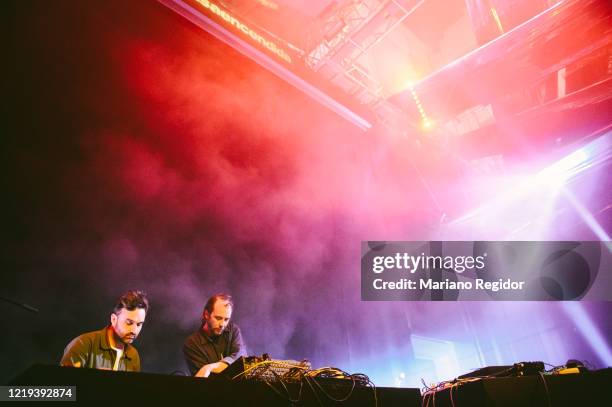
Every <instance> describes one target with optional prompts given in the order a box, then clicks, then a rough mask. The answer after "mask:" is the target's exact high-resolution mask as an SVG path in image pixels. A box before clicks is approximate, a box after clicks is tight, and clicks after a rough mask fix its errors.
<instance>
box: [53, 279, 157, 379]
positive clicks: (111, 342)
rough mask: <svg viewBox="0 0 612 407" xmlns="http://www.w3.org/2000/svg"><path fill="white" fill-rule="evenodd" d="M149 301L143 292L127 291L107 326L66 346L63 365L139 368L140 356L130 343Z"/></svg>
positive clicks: (125, 369) (136, 333) (124, 369)
mask: <svg viewBox="0 0 612 407" xmlns="http://www.w3.org/2000/svg"><path fill="white" fill-rule="evenodd" d="M148 309H149V301H148V300H147V297H146V295H145V294H144V293H143V292H142V291H128V292H126V293H125V294H123V295H122V296H121V297H119V299H118V300H117V304H116V305H115V308H114V309H113V311H112V313H111V316H110V325H109V326H106V327H104V328H102V329H101V330H99V331H94V332H88V333H84V334H82V335H79V336H77V337H76V338H74V339H73V340H72V341H71V342H70V343H69V344H68V346H66V349H65V350H64V356H63V357H62V360H61V362H60V364H61V365H62V366H73V367H85V368H91V369H106V370H122V371H129V372H139V371H140V356H139V355H138V351H137V350H136V348H135V347H134V346H133V345H132V342H134V340H135V339H136V338H137V337H138V334H139V333H140V330H141V329H142V325H143V324H144V321H145V317H146V314H147V311H148Z"/></svg>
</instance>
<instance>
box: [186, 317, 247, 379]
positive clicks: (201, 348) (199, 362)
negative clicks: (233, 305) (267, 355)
mask: <svg viewBox="0 0 612 407" xmlns="http://www.w3.org/2000/svg"><path fill="white" fill-rule="evenodd" d="M183 354H184V355H185V361H186V362H187V366H188V367H189V371H190V372H191V375H192V376H194V375H195V374H196V373H198V370H200V369H201V368H202V366H204V365H208V364H210V363H215V362H219V361H223V362H225V363H227V364H228V365H231V364H232V363H234V361H235V360H236V359H238V358H239V357H240V356H246V349H245V346H244V342H243V340H242V334H241V333H240V328H238V325H236V324H234V323H232V322H230V323H229V324H228V325H227V327H226V328H225V330H224V331H223V333H222V334H221V335H219V336H212V337H211V336H208V335H206V334H205V333H204V331H203V330H202V328H200V329H198V330H197V331H196V332H194V333H192V334H191V335H189V337H188V338H187V340H186V341H185V345H184V346H183Z"/></svg>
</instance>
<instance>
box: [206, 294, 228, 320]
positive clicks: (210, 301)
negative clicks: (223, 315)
mask: <svg viewBox="0 0 612 407" xmlns="http://www.w3.org/2000/svg"><path fill="white" fill-rule="evenodd" d="M217 301H227V302H228V303H229V306H230V307H232V308H234V303H233V301H232V296H231V295H229V294H225V293H217V294H215V295H213V296H212V297H210V298H209V299H208V301H206V305H205V306H204V310H203V311H202V315H204V312H206V311H208V313H209V314H211V313H212V312H213V308H215V303H216V302H217Z"/></svg>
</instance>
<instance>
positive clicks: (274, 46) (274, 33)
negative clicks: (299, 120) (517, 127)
mask: <svg viewBox="0 0 612 407" xmlns="http://www.w3.org/2000/svg"><path fill="white" fill-rule="evenodd" d="M159 1H160V2H161V3H163V4H165V5H166V6H168V7H169V8H171V9H173V10H174V11H176V12H178V13H179V14H181V15H182V16H184V17H185V18H187V19H189V20H190V21H192V22H194V23H195V24H197V25H198V26H200V27H202V28H203V29H204V30H206V31H208V32H210V33H211V34H213V35H215V36H216V37H217V38H219V39H221V40H222V41H225V42H226V43H228V44H230V45H231V46H232V47H234V48H236V49H237V50H238V51H240V52H242V53H243V54H245V55H247V56H248V57H249V58H252V59H254V60H255V61H256V62H258V63H259V64H261V65H262V66H264V67H266V68H267V69H269V70H271V71H272V72H274V73H275V74H277V75H278V76H280V77H281V78H283V79H285V80H287V81H288V82H290V83H292V84H293V85H294V86H296V87H298V88H299V89H301V90H302V91H304V92H306V93H307V94H309V95H310V96H312V97H313V98H314V99H316V100H317V101H319V102H320V103H322V104H324V105H325V106H327V107H329V108H331V109H332V110H334V111H336V112H337V113H338V114H340V115H341V116H342V117H344V118H345V119H347V120H349V121H351V122H353V123H354V124H356V125H357V126H359V127H360V128H362V129H364V130H367V129H369V128H371V127H373V126H376V125H384V126H386V127H387V128H388V129H391V131H393V132H395V133H397V134H410V133H414V132H427V131H432V132H442V133H444V135H445V136H449V135H450V136H465V135H469V136H472V135H478V134H479V132H480V133H481V132H482V130H483V129H488V130H487V132H488V133H491V126H493V127H495V125H496V122H498V121H499V120H500V118H502V117H504V115H505V117H508V115H513V116H517V115H526V116H528V114H527V113H528V112H531V113H533V110H538V109H539V108H546V109H550V108H551V107H552V106H553V105H555V103H557V104H558V105H559V106H558V108H562V109H565V108H567V107H568V103H570V101H572V100H573V101H574V102H571V103H574V107H575V102H576V100H578V102H577V103H582V104H585V103H589V100H599V102H602V100H601V99H602V98H603V99H604V100H603V102H604V103H607V104H609V103H610V95H611V93H612V92H609V90H610V83H611V82H610V78H611V77H612V63H610V62H609V61H610V60H611V59H612V57H611V55H612V29H611V28H610V27H612V20H611V13H610V10H609V6H608V5H607V4H606V1H601V0H599V1H596V0H583V1H578V0H571V1H561V2H558V1H553V0H312V1H303V0H257V1H253V0H159ZM593 86H594V87H595V88H594V89H593V88H592V87H593ZM587 88H588V89H589V90H588V91H587V92H582V93H580V92H581V91H582V90H583V89H587ZM576 92H578V93H580V94H576ZM606 95H607V96H606ZM565 102H567V103H565ZM571 103H570V104H571ZM570 107H571V106H570ZM604 124H605V123H604Z"/></svg>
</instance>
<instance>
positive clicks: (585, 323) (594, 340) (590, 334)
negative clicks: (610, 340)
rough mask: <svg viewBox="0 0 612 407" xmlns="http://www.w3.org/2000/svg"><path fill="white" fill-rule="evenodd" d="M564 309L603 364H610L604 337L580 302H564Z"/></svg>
mask: <svg viewBox="0 0 612 407" xmlns="http://www.w3.org/2000/svg"><path fill="white" fill-rule="evenodd" d="M563 309H564V311H565V312H566V313H567V314H568V315H569V316H570V317H571V318H572V320H573V321H574V322H575V323H576V325H577V326H578V328H579V330H578V332H580V334H581V335H582V336H583V337H584V339H585V340H586V341H587V342H588V344H589V345H590V346H591V348H592V349H593V350H594V351H595V353H596V354H597V356H599V359H600V360H601V361H602V362H603V364H604V365H605V366H612V351H610V347H609V345H608V344H607V343H606V339H605V338H604V336H603V335H602V334H601V332H599V329H597V326H596V325H595V324H594V323H593V321H592V320H591V318H590V317H589V315H588V314H587V313H586V311H585V310H584V307H583V305H582V304H581V303H575V302H564V303H563Z"/></svg>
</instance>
